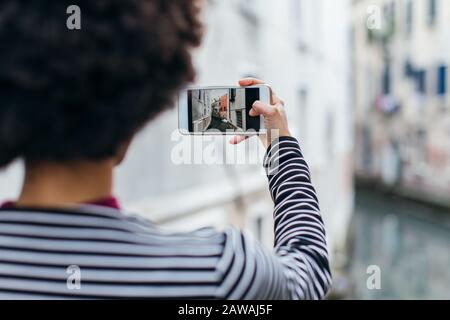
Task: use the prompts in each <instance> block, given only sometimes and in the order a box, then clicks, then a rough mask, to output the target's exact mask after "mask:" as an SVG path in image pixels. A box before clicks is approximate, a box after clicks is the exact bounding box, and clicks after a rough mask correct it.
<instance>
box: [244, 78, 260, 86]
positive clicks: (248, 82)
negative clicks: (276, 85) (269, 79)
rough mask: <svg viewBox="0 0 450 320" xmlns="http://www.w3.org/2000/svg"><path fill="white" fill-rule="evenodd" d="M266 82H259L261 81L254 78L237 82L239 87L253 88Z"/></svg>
mask: <svg viewBox="0 0 450 320" xmlns="http://www.w3.org/2000/svg"><path fill="white" fill-rule="evenodd" d="M265 83H266V82H265V81H263V80H261V79H256V78H244V79H241V80H239V85H240V86H243V87H245V86H253V85H255V84H265Z"/></svg>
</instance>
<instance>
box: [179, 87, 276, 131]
mask: <svg viewBox="0 0 450 320" xmlns="http://www.w3.org/2000/svg"><path fill="white" fill-rule="evenodd" d="M250 88H258V89H259V100H260V101H262V102H264V103H267V104H270V95H271V93H270V90H271V89H270V86H269V85H267V84H258V85H254V86H248V87H241V86H206V87H204V86H190V87H187V88H185V89H183V90H181V91H180V92H179V93H178V131H179V132H180V133H181V134H183V135H244V136H253V135H258V134H263V133H265V127H264V117H262V116H260V129H259V131H256V132H255V131H248V132H247V131H244V132H214V131H213V132H211V131H206V132H190V131H189V113H188V93H187V92H188V90H215V89H250Z"/></svg>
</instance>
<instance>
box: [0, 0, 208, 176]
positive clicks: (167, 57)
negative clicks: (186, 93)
mask: <svg viewBox="0 0 450 320" xmlns="http://www.w3.org/2000/svg"><path fill="white" fill-rule="evenodd" d="M71 4H76V5H78V6H79V8H80V9H81V30H76V29H75V30H69V29H68V28H67V26H66V20H67V18H68V17H69V16H70V14H67V13H66V9H67V7H68V6H69V5H71ZM198 11H199V8H198V3H197V2H196V1H193V0H170V1H168V0H126V1H124V0H78V1H64V0H56V1H55V0H2V1H1V2H0V44H1V48H0V167H2V166H5V165H7V164H9V163H10V162H11V161H13V160H14V159H16V158H19V157H21V158H24V159H25V160H27V161H31V162H35V161H55V162H66V161H72V160H101V159H105V158H108V157H111V156H114V155H115V154H116V152H117V150H118V148H119V147H120V146H121V145H122V144H123V143H124V142H126V141H127V140H128V139H129V138H131V136H132V135H133V134H134V133H135V132H136V131H137V130H139V129H140V128H141V127H142V126H143V125H144V124H145V123H146V122H147V121H149V120H151V119H153V118H154V117H155V116H156V115H157V114H159V113H160V112H161V111H163V110H164V109H165V108H167V107H169V106H170V105H171V104H172V102H173V97H174V96H175V95H176V92H177V91H178V90H179V89H180V88H181V87H182V86H184V85H186V84H187V83H188V82H190V81H192V80H193V78H194V75H195V72H194V69H193V66H192V62H191V55H190V49H191V48H192V47H195V46H197V45H199V43H200V38H201V24H200V22H199V20H198V19H199V17H198V14H199V12H198Z"/></svg>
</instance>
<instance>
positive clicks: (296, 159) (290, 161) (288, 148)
mask: <svg viewBox="0 0 450 320" xmlns="http://www.w3.org/2000/svg"><path fill="white" fill-rule="evenodd" d="M264 165H265V167H266V170H267V175H268V179H269V187H270V192H271V195H272V198H273V200H274V204H275V208H274V225H275V226H274V227H275V253H276V255H277V256H278V257H279V258H280V260H281V263H282V264H283V266H284V267H285V272H284V274H285V277H287V278H288V279H287V282H288V286H289V287H290V290H291V292H290V296H291V297H292V298H300V299H320V298H322V297H323V296H324V295H325V294H326V292H327V290H328V288H329V286H330V283H331V275H330V270H329V264H328V252H327V246H326V240H325V229H324V225H323V221H322V217H321V215H320V211H319V205H318V201H317V196H316V192H315V190H314V187H313V186H312V184H311V179H310V172H309V168H308V166H307V164H306V162H305V160H304V159H303V156H302V153H301V150H300V147H299V145H298V142H297V140H296V139H294V138H291V137H282V138H280V139H279V140H277V141H275V142H274V143H272V145H271V146H270V147H269V149H268V152H267V155H266V158H265V161H264Z"/></svg>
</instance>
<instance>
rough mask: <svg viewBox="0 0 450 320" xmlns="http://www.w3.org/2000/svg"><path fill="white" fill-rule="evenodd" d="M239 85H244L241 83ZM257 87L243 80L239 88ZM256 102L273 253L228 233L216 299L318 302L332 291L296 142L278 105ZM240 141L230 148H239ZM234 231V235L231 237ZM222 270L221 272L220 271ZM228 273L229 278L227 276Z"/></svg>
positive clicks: (245, 237) (306, 171) (316, 214)
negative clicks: (263, 136)
mask: <svg viewBox="0 0 450 320" xmlns="http://www.w3.org/2000/svg"><path fill="white" fill-rule="evenodd" d="M243 82H244V83H243ZM256 83H261V81H259V80H255V79H250V80H242V81H241V85H252V84H256ZM272 103H273V104H272V105H265V104H262V103H260V102H257V103H255V104H254V105H253V109H252V111H251V114H252V115H255V116H256V115H262V116H264V117H265V122H266V128H267V129H269V130H271V129H273V130H274V131H272V134H271V135H270V136H268V137H267V141H266V144H270V145H269V147H268V149H267V153H266V156H265V159H264V166H265V168H266V172H267V177H268V180H269V188H270V193H271V195H272V199H273V201H274V213H273V215H274V232H275V244H274V251H273V252H269V251H268V250H266V249H264V248H263V247H262V246H261V245H260V244H259V243H257V242H256V241H254V240H253V238H252V237H251V236H249V235H246V234H241V233H240V232H238V231H236V230H234V229H230V231H228V232H227V240H226V242H225V245H224V252H228V253H229V255H228V257H227V260H225V259H221V261H222V262H223V261H228V263H225V262H223V263H222V264H223V265H222V266H223V267H224V268H223V270H227V271H226V272H225V273H224V277H223V281H222V283H221V285H220V288H219V289H218V296H219V297H224V298H230V299H321V298H323V297H324V296H325V294H326V293H327V291H328V289H329V287H330V285H331V273H330V268H329V262H328V252H327V245H326V239H325V227H324V224H323V221H322V217H321V214H320V210H319V204H318V200H317V196H316V192H315V189H314V187H313V185H312V184H311V178H310V172H309V168H308V165H307V164H306V162H305V160H304V158H303V155H302V152H301V150H300V146H299V144H298V142H297V140H296V139H295V138H293V137H291V136H290V133H289V131H288V129H287V121H286V116H285V113H284V107H283V103H282V101H281V100H280V99H278V98H277V97H276V96H275V95H274V94H273V96H272ZM240 141H242V138H235V139H234V140H233V141H232V142H233V143H239V142H240ZM233 230H234V231H233ZM225 266H226V267H225ZM230 271H233V272H230Z"/></svg>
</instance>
